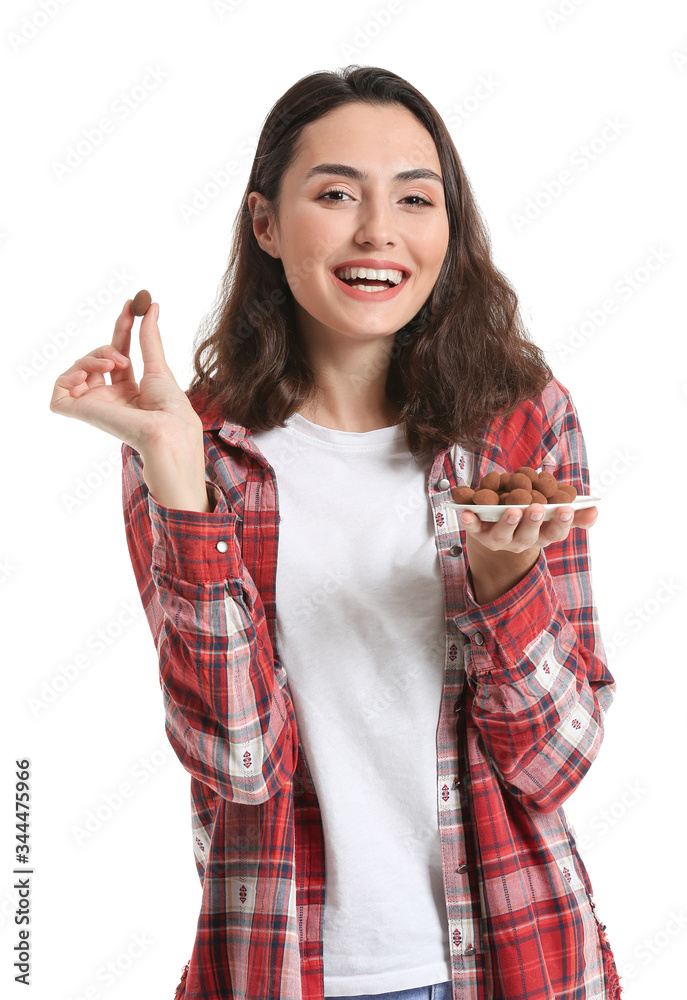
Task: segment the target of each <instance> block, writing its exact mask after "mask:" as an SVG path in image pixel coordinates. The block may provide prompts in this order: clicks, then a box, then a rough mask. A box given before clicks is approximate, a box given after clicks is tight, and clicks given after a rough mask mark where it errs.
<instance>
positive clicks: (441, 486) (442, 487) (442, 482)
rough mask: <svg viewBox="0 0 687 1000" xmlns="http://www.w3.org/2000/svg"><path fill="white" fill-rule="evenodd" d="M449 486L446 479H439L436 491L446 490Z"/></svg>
mask: <svg viewBox="0 0 687 1000" xmlns="http://www.w3.org/2000/svg"><path fill="white" fill-rule="evenodd" d="M450 485H451V484H450V482H449V481H448V479H440V480H439V482H438V483H437V489H438V490H447V489H448V488H449V486H450Z"/></svg>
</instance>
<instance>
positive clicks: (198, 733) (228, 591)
mask: <svg viewBox="0 0 687 1000" xmlns="http://www.w3.org/2000/svg"><path fill="white" fill-rule="evenodd" d="M142 468H143V460H142V458H141V456H140V454H139V453H138V452H137V451H135V450H134V449H133V448H131V447H130V446H129V445H127V444H123V445H122V500H123V508H124V525H125V531H126V539H127V545H128V548H129V554H130V557H131V562H132V566H133V569H134V574H135V577H136V583H137V586H138V589H139V593H140V596H141V601H142V603H143V607H144V610H145V613H146V618H147V620H148V624H149V626H150V630H151V633H152V635H153V639H154V641H155V647H156V649H157V653H158V658H159V666H160V685H161V688H162V692H163V700H164V709H165V731H166V734H167V737H168V739H169V741H170V743H171V745H172V747H173V749H174V751H175V753H176V755H177V757H178V758H179V760H180V761H181V763H182V764H183V766H184V767H185V768H186V770H187V771H189V772H190V773H191V774H192V775H193V776H194V777H196V778H198V779H199V780H200V781H202V782H204V783H205V784H206V785H208V786H209V787H210V788H212V789H213V790H214V791H215V792H216V793H218V794H219V795H220V796H222V798H225V799H229V800H235V801H237V802H243V803H249V804H255V803H258V802H262V801H264V800H266V799H268V798H269V797H270V796H272V795H274V794H275V792H277V791H278V790H279V788H280V787H281V786H282V785H283V784H284V783H285V782H286V781H288V780H289V779H290V778H291V777H292V775H293V772H294V769H295V766H296V760H297V751H298V741H297V736H296V730H295V715H294V711H293V706H292V703H291V699H290V696H289V693H288V689H287V687H286V682H285V681H286V679H285V674H284V671H282V670H279V671H278V670H276V668H275V663H274V656H273V651H272V643H271V639H270V635H269V631H268V629H267V623H266V619H265V611H264V607H263V604H262V600H261V598H260V595H259V593H258V590H257V588H256V587H255V584H254V582H253V580H252V579H251V577H250V574H249V573H248V571H247V569H246V567H245V565H244V563H243V560H242V556H241V551H240V546H239V544H238V539H237V537H236V533H235V526H236V521H237V515H236V514H235V513H234V512H233V511H230V510H229V508H228V506H227V501H226V499H225V497H224V494H223V493H222V491H221V490H220V489H219V488H218V487H217V486H216V484H214V483H212V482H210V481H209V480H206V489H207V492H208V498H209V499H210V502H211V504H213V503H214V507H213V509H212V510H211V511H207V512H200V511H188V510H177V509H173V508H170V507H164V506H162V505H161V504H159V503H157V501H156V500H155V499H154V498H153V496H152V495H151V494H150V492H149V490H148V486H147V484H146V482H145V479H144V478H143V474H142Z"/></svg>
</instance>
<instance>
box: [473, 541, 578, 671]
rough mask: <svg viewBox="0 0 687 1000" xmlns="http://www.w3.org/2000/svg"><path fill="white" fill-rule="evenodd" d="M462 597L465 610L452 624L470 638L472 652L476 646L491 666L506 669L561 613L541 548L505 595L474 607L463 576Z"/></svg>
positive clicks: (516, 661) (474, 603)
mask: <svg viewBox="0 0 687 1000" xmlns="http://www.w3.org/2000/svg"><path fill="white" fill-rule="evenodd" d="M464 596H465V606H466V610H465V611H464V612H463V613H462V614H460V615H457V616H456V617H455V618H454V622H455V623H456V625H457V626H458V628H459V629H460V631H461V632H463V633H464V634H465V635H467V636H469V637H470V639H471V640H472V646H473V649H474V647H475V645H477V646H478V647H481V648H480V650H479V652H480V653H487V654H488V655H489V657H490V659H491V661H492V664H491V665H498V666H500V667H506V668H507V667H509V666H515V664H517V663H518V662H520V661H521V660H522V656H523V651H524V650H525V649H526V648H527V646H529V644H530V643H531V642H533V641H534V640H535V639H536V638H537V637H538V636H539V635H541V633H542V632H543V631H544V629H548V628H550V627H551V622H552V619H553V618H554V617H555V616H556V615H557V614H560V612H561V607H560V602H559V600H558V596H557V594H556V592H555V590H554V586H553V580H552V579H551V574H550V572H549V568H548V565H547V562H546V555H545V553H544V549H543V548H542V549H541V550H540V552H539V556H538V558H537V561H536V562H535V564H534V566H533V567H532V568H531V569H530V571H529V572H528V573H527V574H526V575H525V576H524V577H523V578H522V580H520V581H519V582H518V583H516V584H515V586H514V587H511V589H510V590H508V591H506V593H505V594H502V595H501V596H500V597H497V598H496V599H495V600H493V601H489V602H488V603H487V604H478V603H477V601H476V600H475V595H474V593H473V590H472V587H471V586H470V581H469V577H468V576H467V574H466V577H465V588H464ZM478 659H479V660H480V662H481V659H482V658H481V657H479V658H478ZM485 665H486V664H485Z"/></svg>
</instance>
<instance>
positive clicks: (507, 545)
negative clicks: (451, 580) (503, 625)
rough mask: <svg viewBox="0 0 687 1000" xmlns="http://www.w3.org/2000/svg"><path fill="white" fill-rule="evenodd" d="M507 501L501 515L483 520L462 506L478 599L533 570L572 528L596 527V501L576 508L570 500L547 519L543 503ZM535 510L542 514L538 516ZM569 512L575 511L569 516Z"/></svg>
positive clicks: (493, 597)
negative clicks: (523, 504) (547, 548)
mask: <svg viewBox="0 0 687 1000" xmlns="http://www.w3.org/2000/svg"><path fill="white" fill-rule="evenodd" d="M505 507H506V509H505V510H504V512H503V514H502V515H501V517H500V518H499V520H498V521H481V520H480V519H479V518H478V517H477V514H473V513H472V511H469V512H468V511H461V512H460V523H461V527H462V528H463V530H464V531H465V535H466V542H465V545H466V554H467V559H468V568H469V574H470V579H471V580H472V586H473V591H474V595H475V599H476V601H477V603H478V604H488V603H489V602H490V601H494V600H496V599H497V598H499V597H501V596H502V595H503V594H505V593H507V592H508V591H509V590H510V589H511V588H512V587H514V586H515V585H516V584H517V583H519V582H520V580H522V579H523V577H524V576H526V574H527V573H529V571H530V570H531V569H532V567H533V566H534V564H535V563H536V562H537V559H538V558H539V554H540V552H541V550H542V549H543V548H544V547H545V546H546V545H550V544H551V542H560V541H563V539H564V538H567V536H568V532H569V531H570V529H571V528H591V526H592V525H593V524H594V522H595V521H596V518H597V514H598V511H597V508H596V507H586V508H585V509H584V510H573V509H572V507H570V506H567V505H566V506H565V507H559V508H558V509H557V510H556V511H554V515H553V517H552V518H551V520H550V521H544V519H543V515H544V505H543V504H540V503H533V504H530V505H529V507H525V508H520V507H515V506H509V505H508V504H506V505H505ZM533 514H534V515H536V514H541V515H542V516H541V517H540V518H539V519H536V518H535V517H533V516H532V515H533ZM566 514H567V515H572V516H568V517H567V518H566Z"/></svg>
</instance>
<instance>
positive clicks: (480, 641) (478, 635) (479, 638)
mask: <svg viewBox="0 0 687 1000" xmlns="http://www.w3.org/2000/svg"><path fill="white" fill-rule="evenodd" d="M472 638H473V639H474V640H475V645H476V646H483V645H484V636H483V635H482V633H481V632H475V634H474V635H473V637H472Z"/></svg>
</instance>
